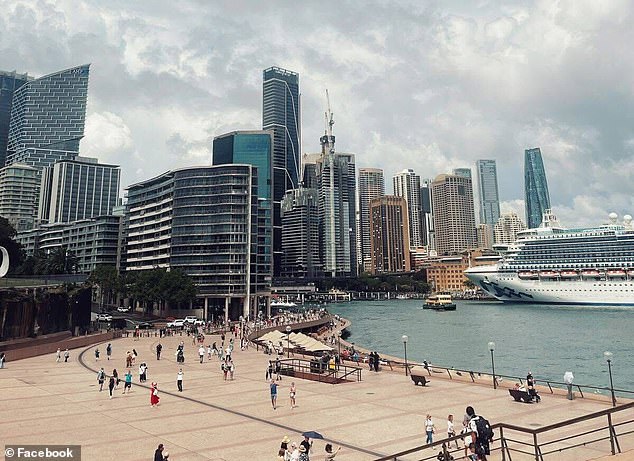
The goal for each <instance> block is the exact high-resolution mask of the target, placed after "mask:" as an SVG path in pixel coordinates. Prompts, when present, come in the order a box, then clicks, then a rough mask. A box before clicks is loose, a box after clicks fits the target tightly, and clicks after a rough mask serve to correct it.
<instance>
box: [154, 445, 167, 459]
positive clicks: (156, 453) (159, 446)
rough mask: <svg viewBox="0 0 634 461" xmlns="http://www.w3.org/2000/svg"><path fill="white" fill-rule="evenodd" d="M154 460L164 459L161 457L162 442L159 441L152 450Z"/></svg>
mask: <svg viewBox="0 0 634 461" xmlns="http://www.w3.org/2000/svg"><path fill="white" fill-rule="evenodd" d="M154 461H165V458H163V444H162V443H159V445H158V448H157V449H156V451H155V452H154Z"/></svg>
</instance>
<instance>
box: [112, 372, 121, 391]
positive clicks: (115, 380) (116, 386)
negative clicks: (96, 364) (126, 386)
mask: <svg viewBox="0 0 634 461" xmlns="http://www.w3.org/2000/svg"><path fill="white" fill-rule="evenodd" d="M112 376H114V388H115V389H118V388H119V373H118V372H117V369H116V368H115V369H113V370H112Z"/></svg>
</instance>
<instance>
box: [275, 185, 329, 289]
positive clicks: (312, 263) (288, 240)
mask: <svg viewBox="0 0 634 461" xmlns="http://www.w3.org/2000/svg"><path fill="white" fill-rule="evenodd" d="M282 254H283V255H282V270H281V276H282V277H283V278H288V279H308V280H315V279H320V278H322V277H323V270H322V264H321V259H320V255H319V192H318V191H317V189H304V188H301V189H293V190H289V191H287V192H286V195H285V196H284V199H283V200H282Z"/></svg>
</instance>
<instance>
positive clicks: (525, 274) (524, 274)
mask: <svg viewBox="0 0 634 461" xmlns="http://www.w3.org/2000/svg"><path fill="white" fill-rule="evenodd" d="M517 276H518V277H519V278H521V279H522V280H531V279H536V278H537V272H531V271H520V272H518V273H517Z"/></svg>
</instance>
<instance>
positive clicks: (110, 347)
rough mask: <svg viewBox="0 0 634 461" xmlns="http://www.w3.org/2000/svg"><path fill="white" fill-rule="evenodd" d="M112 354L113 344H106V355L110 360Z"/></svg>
mask: <svg viewBox="0 0 634 461" xmlns="http://www.w3.org/2000/svg"><path fill="white" fill-rule="evenodd" d="M111 355H112V344H110V343H108V345H107V346H106V356H107V357H108V360H110V356H111Z"/></svg>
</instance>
